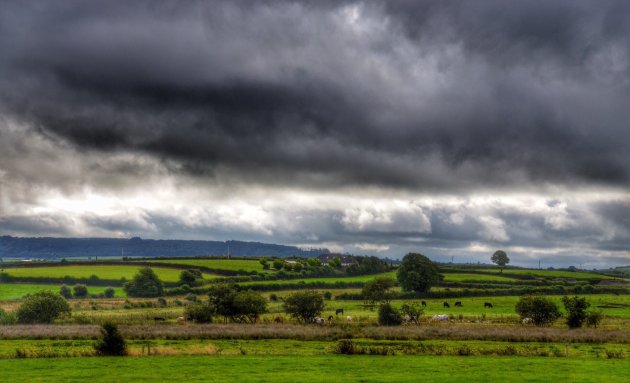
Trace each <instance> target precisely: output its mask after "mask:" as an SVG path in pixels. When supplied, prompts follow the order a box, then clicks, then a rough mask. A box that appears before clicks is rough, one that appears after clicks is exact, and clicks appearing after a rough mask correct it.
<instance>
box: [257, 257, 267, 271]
mask: <svg viewBox="0 0 630 383" xmlns="http://www.w3.org/2000/svg"><path fill="white" fill-rule="evenodd" d="M258 262H260V264H261V265H262V268H263V270H268V269H269V262H267V259H265V258H260V260H259V261H258Z"/></svg>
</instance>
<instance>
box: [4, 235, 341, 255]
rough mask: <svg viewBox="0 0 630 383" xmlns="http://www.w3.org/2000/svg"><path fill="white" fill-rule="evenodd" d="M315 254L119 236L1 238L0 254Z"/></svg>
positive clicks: (251, 245)
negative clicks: (121, 237)
mask: <svg viewBox="0 0 630 383" xmlns="http://www.w3.org/2000/svg"><path fill="white" fill-rule="evenodd" d="M228 245H229V249H230V254H231V255H234V256H276V257H289V256H298V257H317V256H318V255H320V254H327V253H329V251H328V249H309V250H304V249H300V248H298V247H295V246H284V245H275V244H269V243H259V242H242V241H226V242H220V241H188V240H171V239H167V240H154V239H142V238H138V237H134V238H130V239H118V238H46V237H44V238H21V237H11V236H3V237H0V257H6V258H23V259H57V258H70V257H107V256H120V255H121V254H122V253H123V252H124V256H126V257H184V256H199V255H224V254H227V252H228Z"/></svg>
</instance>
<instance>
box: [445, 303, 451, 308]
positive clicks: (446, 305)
mask: <svg viewBox="0 0 630 383" xmlns="http://www.w3.org/2000/svg"><path fill="white" fill-rule="evenodd" d="M443 306H444V307H447V308H450V307H451V305H449V304H448V302H444V304H443Z"/></svg>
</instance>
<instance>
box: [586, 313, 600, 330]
mask: <svg viewBox="0 0 630 383" xmlns="http://www.w3.org/2000/svg"><path fill="white" fill-rule="evenodd" d="M603 317H604V314H602V312H601V311H599V310H597V311H590V312H588V313H587V314H586V325H587V326H588V327H595V328H596V327H597V326H599V323H600V322H601V321H602V319H603Z"/></svg>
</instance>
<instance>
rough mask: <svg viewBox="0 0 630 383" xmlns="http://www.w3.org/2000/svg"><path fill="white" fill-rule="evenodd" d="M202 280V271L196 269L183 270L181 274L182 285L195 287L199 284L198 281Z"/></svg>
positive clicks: (180, 281)
mask: <svg viewBox="0 0 630 383" xmlns="http://www.w3.org/2000/svg"><path fill="white" fill-rule="evenodd" d="M202 278H203V276H202V275H201V271H199V270H196V269H188V270H182V272H181V273H179V283H180V284H182V285H189V286H194V285H196V284H197V280H199V279H202Z"/></svg>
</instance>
